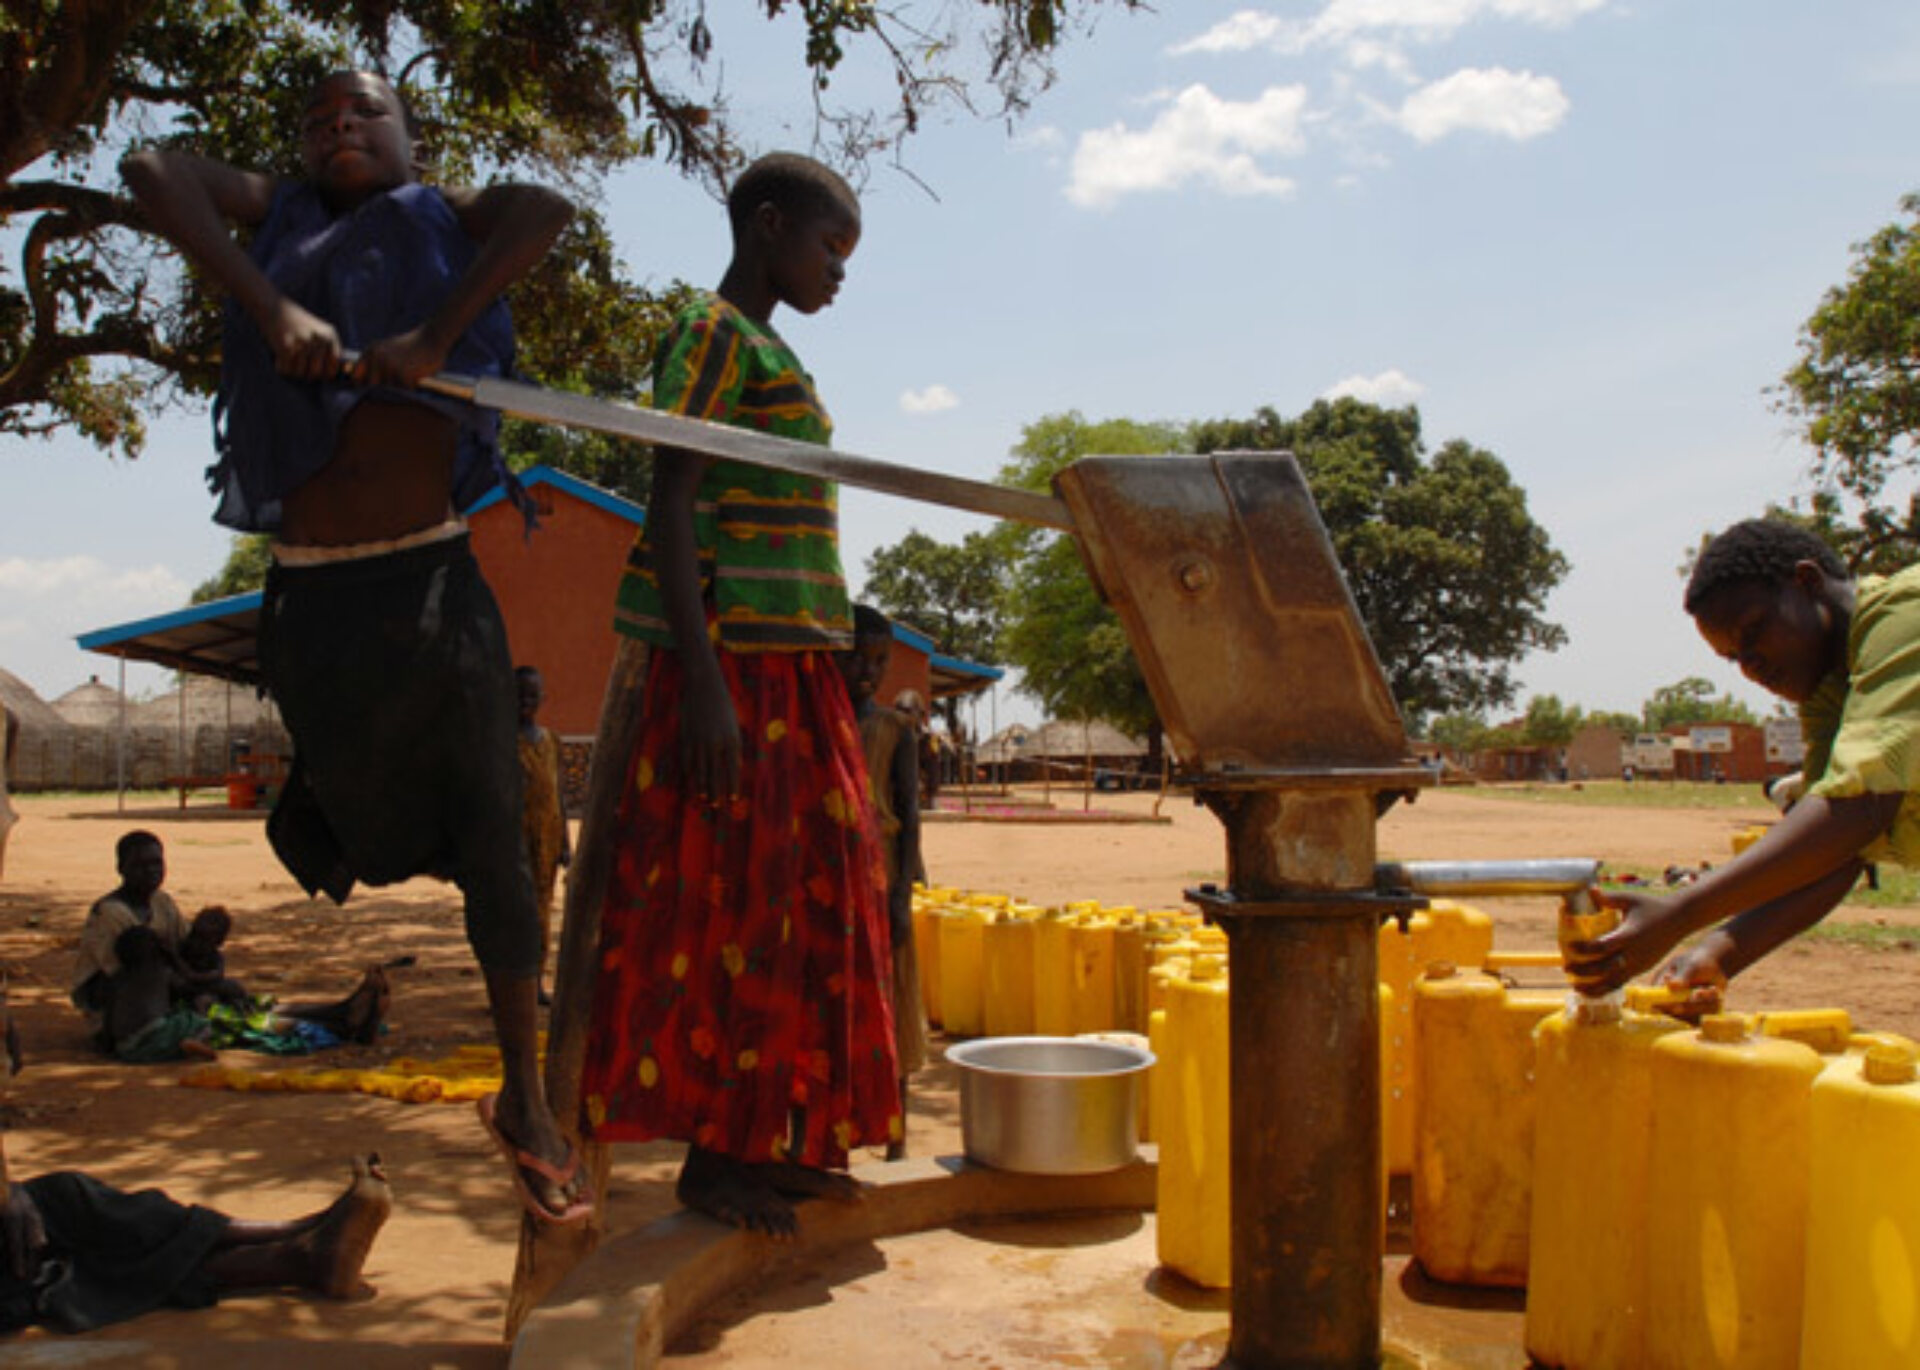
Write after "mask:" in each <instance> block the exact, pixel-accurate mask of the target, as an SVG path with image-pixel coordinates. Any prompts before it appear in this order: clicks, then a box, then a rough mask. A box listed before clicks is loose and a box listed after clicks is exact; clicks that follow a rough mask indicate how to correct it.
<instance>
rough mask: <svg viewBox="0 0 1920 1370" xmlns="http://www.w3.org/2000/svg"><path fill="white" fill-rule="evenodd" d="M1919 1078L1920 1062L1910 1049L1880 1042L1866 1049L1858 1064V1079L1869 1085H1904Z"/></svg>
mask: <svg viewBox="0 0 1920 1370" xmlns="http://www.w3.org/2000/svg"><path fill="white" fill-rule="evenodd" d="M1916 1077H1920V1060H1917V1059H1916V1058H1915V1056H1914V1054H1913V1050H1912V1049H1911V1048H1910V1047H1903V1046H1897V1045H1895V1044H1894V1043H1892V1042H1882V1043H1880V1044H1879V1045H1878V1046H1871V1047H1868V1048H1867V1054H1866V1056H1865V1058H1864V1059H1863V1060H1862V1061H1861V1062H1860V1078H1861V1079H1863V1080H1865V1081H1866V1082H1867V1083H1868V1084H1870V1085H1904V1084H1909V1083H1911V1082H1912V1081H1913V1080H1914V1079H1915V1078H1916Z"/></svg>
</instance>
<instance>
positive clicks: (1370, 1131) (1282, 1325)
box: [1221, 901, 1382, 1370]
mask: <svg viewBox="0 0 1920 1370" xmlns="http://www.w3.org/2000/svg"><path fill="white" fill-rule="evenodd" d="M1378 922H1379V914H1378V911H1377V908H1376V907H1374V906H1371V905H1369V906H1366V907H1364V908H1360V909H1356V910H1351V911H1342V910H1341V909H1340V908H1339V906H1338V904H1337V903H1334V902H1331V901H1330V902H1329V903H1328V904H1327V905H1324V906H1322V908H1321V910H1319V911H1317V912H1301V913H1294V914H1288V915H1284V916H1277V917H1276V916H1273V915H1271V914H1252V915H1246V916H1230V917H1223V918H1222V919H1221V923H1222V925H1223V926H1224V927H1225V928H1226V932H1227V946H1228V964H1230V965H1231V966H1232V968H1233V969H1232V972H1231V974H1232V977H1233V980H1234V983H1235V986H1236V991H1235V992H1234V993H1233V994H1232V995H1230V996H1229V1000H1228V1010H1227V1011H1228V1016H1229V1019H1230V1029H1231V1033H1232V1038H1231V1040H1232V1043H1233V1049H1232V1052H1231V1055H1232V1058H1233V1059H1232V1067H1231V1069H1232V1088H1233V1147H1232V1162H1231V1168H1232V1174H1233V1236H1232V1246H1233V1293H1232V1302H1233V1328H1232V1332H1231V1336H1230V1341H1229V1343H1228V1352H1227V1362H1226V1363H1227V1364H1229V1365H1232V1366H1235V1367H1239V1368H1241V1370H1282V1368H1283V1367H1284V1368H1286V1370H1294V1367H1302V1368H1305V1367H1313V1368H1314V1370H1322V1368H1325V1370H1358V1367H1372V1366H1375V1365H1377V1364H1378V1363H1379V1359H1380V1234H1381V1231H1382V1226H1381V1211H1380V1210H1381V1203H1382V1195H1381V1191H1380V1165H1379V1161H1380V1144H1381V1143H1380V1072H1379V1071H1378V1069H1376V1068H1372V1066H1373V1063H1374V1062H1377V1061H1378V1060H1379V1055H1380V999H1379V988H1378V984H1377V982H1378V978H1379V965H1378V959H1377V954H1378V953H1377V948H1378V942H1377V938H1378V932H1377V925H1378ZM1249 991H1254V992H1249Z"/></svg>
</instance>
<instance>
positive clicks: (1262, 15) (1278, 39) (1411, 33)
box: [1168, 0, 1608, 77]
mask: <svg viewBox="0 0 1920 1370" xmlns="http://www.w3.org/2000/svg"><path fill="white" fill-rule="evenodd" d="M1607 3H1608V0H1327V3H1326V4H1324V5H1322V6H1321V8H1320V10H1319V12H1318V13H1317V14H1315V15H1313V16H1312V17H1311V18H1309V19H1298V20H1297V19H1287V18H1283V17H1282V16H1281V15H1278V14H1275V13H1272V12H1269V11H1265V10H1254V9H1245V10H1239V11H1236V12H1235V13H1234V14H1232V15H1229V16H1228V17H1227V18H1226V19H1223V20H1221V21H1220V22H1219V23H1218V24H1215V25H1214V26H1213V27H1212V28H1210V29H1207V30H1206V31H1205V32H1203V33H1199V34H1196V35H1195V36H1194V37H1192V38H1189V39H1187V40H1186V41H1184V42H1181V43H1176V44H1175V45H1174V46H1173V47H1171V48H1169V49H1168V51H1169V52H1170V53H1171V54H1172V55H1174V56H1176V57H1185V56H1193V55H1202V56H1220V55H1225V54H1231V53H1241V52H1252V51H1256V50H1265V51H1269V52H1277V53H1281V54H1283V55H1286V56H1298V55H1299V54H1301V53H1304V52H1306V51H1308V50H1309V49H1312V48H1316V47H1328V46H1331V47H1336V48H1338V49H1340V51H1341V55H1342V57H1343V58H1344V59H1345V61H1346V62H1347V63H1348V64H1349V65H1350V66H1353V67H1355V68H1360V69H1364V68H1367V67H1381V68H1384V69H1385V70H1387V71H1388V72H1390V73H1392V74H1393V75H1396V76H1403V77H1404V76H1406V75H1407V73H1408V70H1409V65H1410V64H1409V62H1408V59H1407V57H1406V55H1405V53H1404V52H1403V51H1401V49H1400V46H1399V45H1400V44H1401V43H1405V42H1424V43H1434V42H1440V41H1443V40H1445V39H1447V38H1451V37H1452V36H1453V35H1454V34H1456V33H1458V32H1459V31H1460V30H1461V29H1463V28H1465V27H1466V26H1467V25H1469V24H1472V23H1475V22H1476V21H1480V20H1487V19H1492V20H1506V21H1510V22H1516V23H1523V24H1532V25H1536V26H1540V27H1545V28H1564V27H1565V26H1566V25H1568V24H1571V23H1572V22H1573V21H1574V20H1576V19H1578V18H1580V17H1581V16H1582V15H1586V14H1591V13H1593V12H1594V11H1596V10H1599V9H1602V8H1604V7H1605V6H1606V4H1607Z"/></svg>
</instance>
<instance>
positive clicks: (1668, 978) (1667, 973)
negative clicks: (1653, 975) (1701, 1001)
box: [1660, 928, 1733, 994]
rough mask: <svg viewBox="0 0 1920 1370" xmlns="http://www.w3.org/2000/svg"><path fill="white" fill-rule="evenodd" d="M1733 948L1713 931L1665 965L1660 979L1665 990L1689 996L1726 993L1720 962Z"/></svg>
mask: <svg viewBox="0 0 1920 1370" xmlns="http://www.w3.org/2000/svg"><path fill="white" fill-rule="evenodd" d="M1732 949H1733V941H1732V939H1731V938H1729V937H1728V936H1727V935H1726V934H1725V933H1724V932H1721V931H1720V930H1719V929H1717V928H1716V929H1715V930H1714V931H1712V932H1709V933H1708V934H1707V935H1706V936H1704V937H1702V938H1701V939H1700V940H1699V941H1698V942H1695V943H1694V944H1693V945H1692V946H1690V947H1688V948H1687V949H1686V950H1685V951H1683V952H1681V953H1680V954H1679V955H1677V956H1675V957H1674V958H1673V959H1672V960H1671V961H1669V962H1667V964H1666V968H1665V969H1663V970H1662V971H1661V972H1660V980H1661V982H1662V983H1663V984H1665V985H1666V987H1667V988H1668V989H1677V990H1686V991H1687V992H1688V993H1689V994H1698V993H1700V992H1702V991H1711V992H1713V993H1715V994H1725V992H1726V988H1727V980H1728V978H1729V977H1728V974H1727V971H1726V969H1725V967H1724V966H1723V965H1722V961H1723V958H1725V956H1726V955H1727V953H1728V952H1730V951H1731V950H1732Z"/></svg>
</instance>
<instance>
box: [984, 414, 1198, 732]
mask: <svg viewBox="0 0 1920 1370" xmlns="http://www.w3.org/2000/svg"><path fill="white" fill-rule="evenodd" d="M1188 450H1190V449H1189V447H1188V442H1187V438H1186V435H1185V433H1184V432H1183V431H1182V429H1181V428H1180V427H1179V426H1178V425H1174V424H1168V423H1141V422H1136V421H1135V420H1132V419H1108V420H1105V421H1103V422H1099V423H1089V422H1087V421H1086V419H1084V418H1083V417H1082V416H1081V415H1080V414H1078V413H1065V414H1052V415H1049V416H1047V417H1045V418H1042V419H1040V420H1038V421H1036V422H1034V423H1031V424H1028V425H1027V426H1026V427H1025V428H1023V429H1022V430H1021V433H1020V441H1019V442H1018V443H1017V444H1016V445H1015V446H1014V449H1013V460H1012V461H1010V462H1008V463H1007V464H1006V465H1005V466H1003V467H1001V469H1000V476H999V479H1000V482H1001V484H1003V485H1015V486H1019V487H1020V488H1022V489H1026V490H1046V489H1049V488H1050V487H1051V484H1052V481H1053V478H1054V476H1056V475H1058V474H1059V473H1060V472H1061V471H1062V470H1063V469H1065V468H1066V467H1067V466H1069V465H1071V464H1072V463H1073V462H1075V461H1077V460H1079V459H1080V458H1081V457H1085V456H1094V455H1103V456H1147V455H1153V454H1156V453H1164V452H1183V451H1188ZM989 536H991V537H993V538H995V539H996V540H997V544H996V545H997V546H998V547H999V548H1000V549H1001V551H1002V554H1003V555H1004V556H1005V558H1006V560H1007V562H1008V580H1007V591H1006V613H1005V619H1004V623H1003V628H1002V632H1001V637H1000V645H1001V648H1002V650H1003V651H1004V653H1005V657H1006V660H1008V661H1009V662H1011V663H1013V664H1014V665H1016V666H1018V667H1019V668H1020V672H1021V686H1020V688H1021V690H1022V691H1023V692H1024V693H1026V694H1030V695H1032V696H1033V697H1034V698H1036V699H1038V700H1039V701H1040V703H1041V705H1042V706H1043V707H1044V708H1045V709H1046V710H1047V712H1048V713H1049V714H1051V715H1053V716H1054V717H1057V718H1077V719H1086V718H1099V719H1105V720H1106V721H1107V722H1109V723H1111V724H1113V726H1114V727H1116V728H1118V729H1120V730H1121V731H1122V732H1124V733H1128V734H1130V735H1132V736H1135V737H1139V736H1143V735H1144V736H1145V737H1146V738H1147V742H1148V750H1149V753H1150V754H1151V761H1150V764H1152V765H1157V764H1158V749H1159V741H1160V719H1159V715H1158V713H1156V712H1155V710H1154V707H1153V699H1152V696H1150V695H1149V694H1148V693H1147V682H1146V678H1145V677H1144V676H1142V675H1141V674H1140V665H1139V663H1138V662H1137V661H1135V660H1134V657H1133V651H1132V649H1131V648H1130V647H1129V646H1128V645H1127V633H1126V629H1125V628H1123V627H1121V626H1120V620H1119V618H1118V617H1116V616H1115V614H1114V612H1113V610H1111V609H1109V608H1108V607H1107V606H1106V605H1104V604H1102V603H1101V602H1100V597H1099V595H1098V594H1097V593H1095V591H1094V588H1093V582H1092V581H1090V580H1089V579H1088V578H1087V572H1086V567H1085V566H1084V565H1083V564H1082V563H1081V560H1080V551H1079V549H1078V548H1077V547H1076V546H1075V545H1074V541H1073V539H1072V538H1071V537H1068V536H1066V535H1064V534H1060V533H1044V532H1042V531H1040V530H1038V529H1033V528H1024V527H1017V526H1014V525H1006V526H1004V527H1003V528H1001V529H999V530H997V531H996V532H995V533H993V534H990V535H989Z"/></svg>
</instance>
